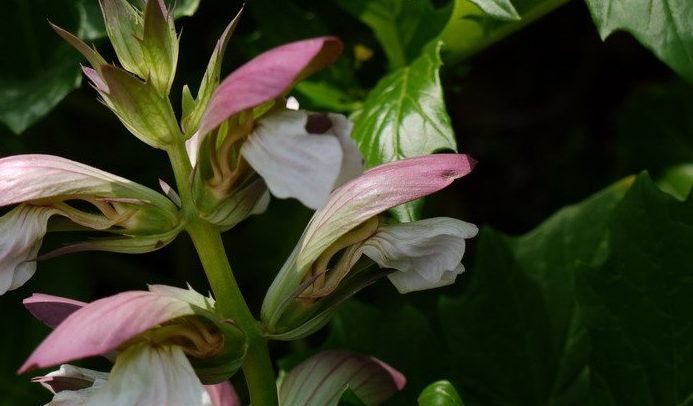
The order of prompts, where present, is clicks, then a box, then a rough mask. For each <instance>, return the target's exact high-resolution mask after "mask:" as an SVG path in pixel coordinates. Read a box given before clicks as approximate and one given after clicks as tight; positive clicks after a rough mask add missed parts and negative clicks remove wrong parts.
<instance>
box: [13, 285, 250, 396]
mask: <svg viewBox="0 0 693 406" xmlns="http://www.w3.org/2000/svg"><path fill="white" fill-rule="evenodd" d="M24 304H25V306H26V307H27V308H28V309H29V310H30V311H31V312H32V313H33V314H34V315H36V316H37V318H39V319H40V320H42V321H45V322H47V324H49V325H51V326H56V327H55V330H54V331H53V332H52V333H51V334H50V335H49V336H48V337H47V338H46V339H45V340H44V341H43V342H42V343H41V344H40V345H39V346H38V347H37V348H36V350H35V351H34V352H33V353H32V355H31V356H30V357H29V359H28V360H27V361H26V362H25V363H24V365H22V367H21V368H20V370H19V372H20V373H22V372H26V371H28V370H30V369H33V368H36V367H38V368H45V367H49V366H53V365H58V364H63V363H65V362H68V361H71V360H75V359H80V358H85V357H90V356H95V355H104V356H106V357H107V358H115V364H114V366H113V369H112V371H111V373H110V374H108V375H106V374H100V373H94V372H93V371H85V370H81V369H74V367H70V366H64V367H61V370H59V371H58V372H56V373H54V374H53V375H51V374H49V375H47V377H43V378H39V381H40V382H42V383H48V382H56V378H54V377H55V376H68V377H71V378H75V377H77V378H79V377H80V376H81V377H82V378H81V379H77V381H79V382H78V385H77V386H76V387H72V388H66V389H69V390H70V391H71V392H72V393H65V394H64V395H60V394H61V393H63V391H62V390H55V389H56V388H55V387H54V386H55V385H50V386H51V387H52V388H53V389H54V392H56V396H58V395H60V396H63V397H76V398H78V399H83V400H84V404H85V405H140V404H142V405H153V404H166V405H172V404H173V405H181V406H182V405H203V404H205V403H204V402H203V400H204V399H207V400H209V399H210V398H214V399H220V398H229V397H232V395H233V392H232V391H229V390H228V388H227V389H223V388H216V389H215V390H213V391H212V393H210V394H209V397H207V396H203V394H204V392H205V391H204V389H203V383H204V384H218V383H222V382H224V381H226V380H227V379H228V378H229V377H230V376H231V375H232V374H233V373H234V372H236V370H238V368H240V366H241V364H242V362H243V358H244V356H245V352H246V350H247V344H246V342H245V336H244V334H243V332H242V331H241V330H240V329H239V328H238V327H236V326H235V324H234V323H233V322H231V321H229V320H221V319H219V317H218V316H217V313H216V310H215V307H214V300H212V299H211V298H207V297H204V296H202V295H200V294H199V293H197V292H195V291H194V290H192V289H188V290H185V289H179V288H174V287H170V286H163V285H153V286H150V287H149V291H129V292H123V293H120V294H117V295H114V296H111V297H107V298H104V299H100V300H97V301H95V302H93V303H90V304H86V303H82V302H78V301H72V300H69V299H64V298H58V297H54V296H48V295H34V296H32V297H30V298H28V299H26V300H25V301H24ZM60 371H63V372H60ZM142 377H146V379H142ZM62 381H65V380H64V379H57V384H56V385H57V387H58V389H60V388H59V387H60V383H61V382H62ZM68 381H71V382H72V381H75V379H69V380H68ZM222 389H223V390H222ZM172 401H173V402H174V403H171V402H172ZM207 404H209V403H207Z"/></svg>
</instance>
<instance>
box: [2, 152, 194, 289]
mask: <svg viewBox="0 0 693 406" xmlns="http://www.w3.org/2000/svg"><path fill="white" fill-rule="evenodd" d="M15 204H17V205H18V206H17V207H15V208H14V209H13V210H11V211H10V212H8V213H7V214H5V215H4V216H2V217H0V235H1V237H0V294H3V293H5V292H6V291H7V290H11V289H16V288H18V287H20V286H22V285H23V284H24V283H25V282H26V281H27V280H28V279H29V278H30V277H31V276H32V275H33V274H34V272H35V270H36V262H35V259H36V256H37V254H38V251H39V248H40V247H41V243H42V241H43V237H44V235H45V234H46V232H47V231H51V230H53V229H54V230H56V231H58V230H65V229H67V230H97V231H102V232H107V233H110V234H114V235H115V238H107V239H96V240H91V241H87V242H83V243H78V244H74V245H71V246H68V247H65V248H62V249H59V250H57V251H55V252H54V253H53V254H51V255H57V254H60V253H65V252H72V251H83V250H102V251H113V252H122V253H142V252H149V251H154V250H156V249H159V248H161V247H163V246H165V245H166V244H168V243H169V242H171V241H172V240H173V239H174V238H175V237H176V235H177V234H178V233H179V232H180V230H181V228H182V224H181V220H180V218H179V215H178V208H177V207H176V205H175V204H173V203H172V202H171V200H169V199H168V198H167V197H166V196H163V195H161V194H160V193H157V192H155V191H154V190H151V189H149V188H147V187H145V186H142V185H139V184H137V183H134V182H132V181H129V180H127V179H124V178H121V177H119V176H116V175H112V174H110V173H107V172H104V171H101V170H99V169H96V168H93V167H90V166H87V165H84V164H80V163H78V162H74V161H70V160H68V159H65V158H60V157H56V156H51V155H16V156H10V157H6V158H2V159H0V207H3V206H10V205H15ZM85 204H86V205H87V206H90V208H89V209H86V210H85ZM91 209H93V210H91ZM52 217H60V218H65V219H67V220H69V221H68V222H66V223H62V224H61V223H56V224H53V225H51V223H49V220H50V219H51V218H52Z"/></svg>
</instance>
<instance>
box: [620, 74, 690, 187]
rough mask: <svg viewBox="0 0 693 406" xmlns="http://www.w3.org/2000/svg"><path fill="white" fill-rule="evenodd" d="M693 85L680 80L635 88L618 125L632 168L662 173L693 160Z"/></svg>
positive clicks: (626, 162)
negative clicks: (672, 166)
mask: <svg viewBox="0 0 693 406" xmlns="http://www.w3.org/2000/svg"><path fill="white" fill-rule="evenodd" d="M692 111H693V89H692V88H691V87H690V86H687V85H686V84H685V83H683V82H681V81H679V80H676V81H673V82H671V83H667V84H664V85H657V86H647V87H643V88H641V89H638V90H637V91H636V92H634V93H633V94H632V95H631V96H630V97H629V98H628V101H627V102H626V105H625V107H624V109H623V113H622V119H621V123H620V126H619V129H618V143H617V145H618V147H619V156H620V158H621V159H622V160H623V163H622V165H623V166H625V167H626V168H627V170H629V171H633V172H636V171H638V172H639V171H642V170H648V171H650V172H651V173H652V174H653V175H660V174H662V173H663V172H664V171H666V170H668V169H669V168H670V167H671V165H675V164H682V163H687V162H693V115H692V114H691V112H692Z"/></svg>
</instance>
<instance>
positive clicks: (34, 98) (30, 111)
mask: <svg viewBox="0 0 693 406" xmlns="http://www.w3.org/2000/svg"><path fill="white" fill-rule="evenodd" d="M171 3H172V2H171ZM198 5H199V0H184V1H179V2H177V3H176V17H182V16H189V15H192V13H194V12H195V10H196V9H197V7H198ZM3 8H4V12H5V13H6V14H4V15H6V16H13V18H6V19H5V21H4V22H3V24H2V26H1V27H0V53H1V54H2V55H4V57H3V58H0V123H3V124H4V125H5V126H7V127H8V128H9V129H10V130H11V131H12V132H14V133H15V134H20V133H22V132H24V130H26V129H27V128H28V127H29V126H31V125H33V124H34V123H36V122H37V121H38V120H40V119H41V118H43V117H44V116H45V115H46V114H48V113H49V112H50V111H51V110H52V109H53V108H55V106H56V105H57V104H58V103H59V102H60V101H61V100H63V98H65V96H66V95H67V94H68V93H70V92H71V91H72V90H74V89H76V88H77V87H79V86H80V84H81V83H82V79H81V78H82V72H81V70H80V68H79V64H80V62H81V61H82V60H83V58H82V56H81V55H80V54H79V53H78V52H77V51H75V50H74V49H73V48H72V47H71V46H70V45H68V44H67V43H65V41H63V40H62V39H60V37H58V36H57V35H56V34H55V32H53V30H52V29H51V28H50V26H49V25H48V20H50V21H51V22H52V23H54V24H56V25H58V26H60V27H62V28H64V29H66V30H68V31H70V32H72V33H75V34H76V35H77V36H79V37H81V38H82V39H84V40H86V41H95V40H99V39H101V38H103V37H105V36H106V30H105V28H104V25H103V21H102V17H101V10H100V8H99V6H98V2H97V1H95V0H55V1H52V0H36V1H24V0H6V3H5V4H4V5H3Z"/></svg>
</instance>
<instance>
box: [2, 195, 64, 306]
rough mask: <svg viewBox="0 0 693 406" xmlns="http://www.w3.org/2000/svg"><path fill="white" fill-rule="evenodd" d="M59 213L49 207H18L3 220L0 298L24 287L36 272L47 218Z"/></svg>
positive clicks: (3, 217)
mask: <svg viewBox="0 0 693 406" xmlns="http://www.w3.org/2000/svg"><path fill="white" fill-rule="evenodd" d="M57 213H59V211H58V210H56V209H54V208H50V207H41V206H30V205H24V204H22V205H19V206H17V207H15V208H14V209H13V210H12V211H10V212H9V213H7V214H5V215H4V216H2V217H0V295H2V294H4V293H5V292H7V291H8V290H12V289H17V288H18V287H20V286H22V285H23V284H24V283H25V282H26V281H27V280H29V278H31V276H32V275H33V274H34V272H35V271H36V262H35V261H31V259H34V258H36V254H37V253H38V250H39V248H41V242H42V241H43V236H44V235H45V234H46V225H47V223H48V219H49V218H50V217H51V216H52V215H54V214H57Z"/></svg>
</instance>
